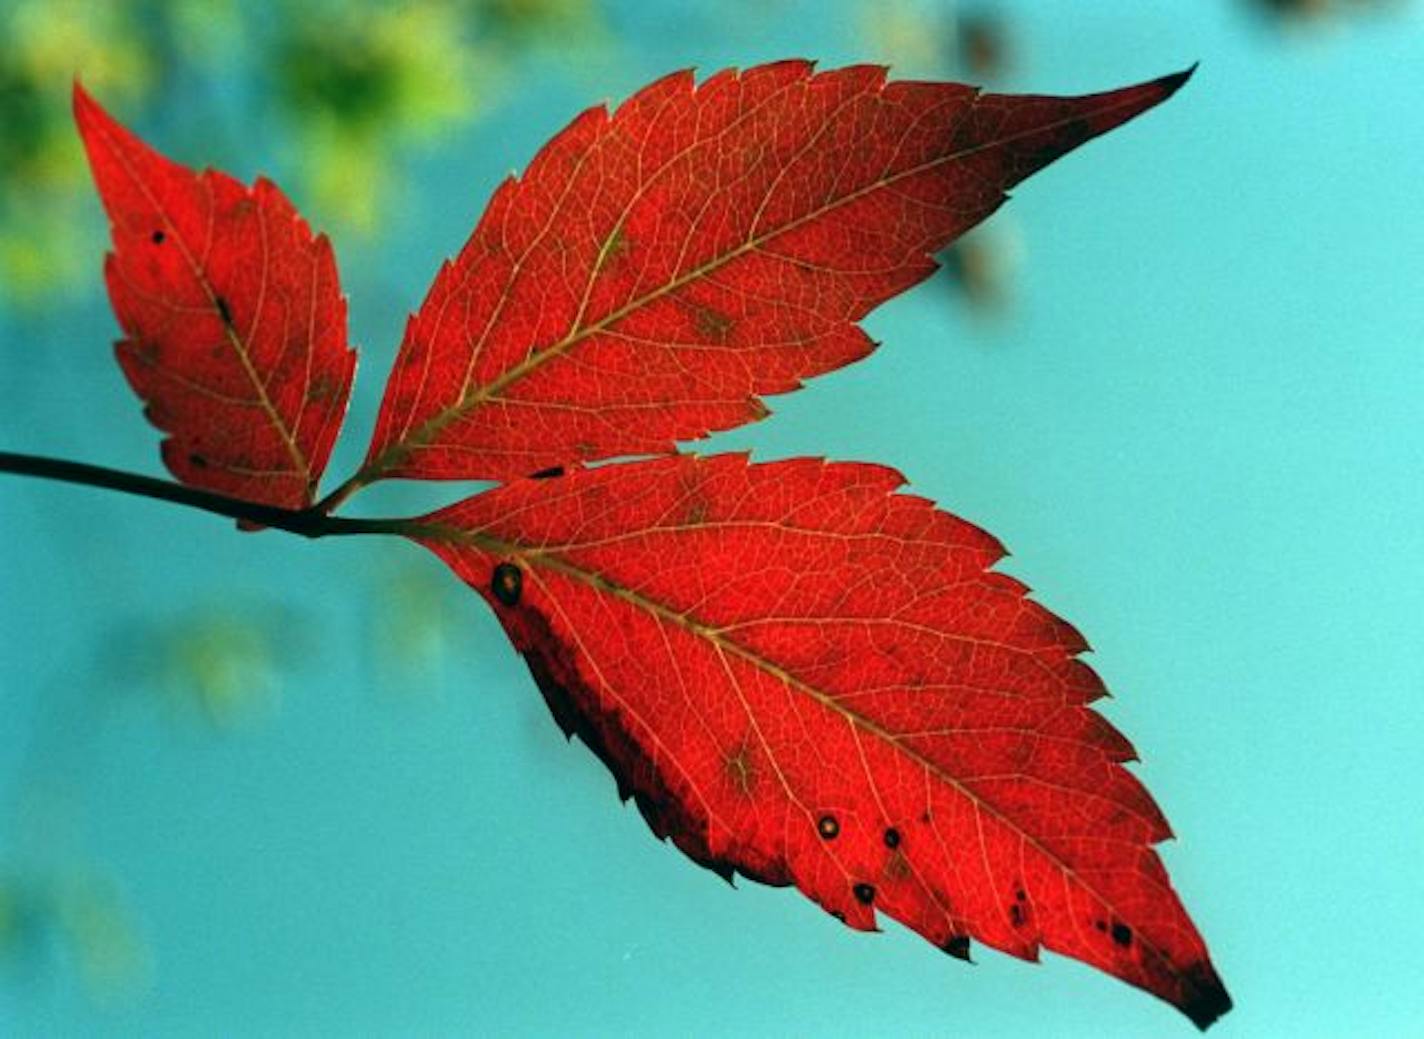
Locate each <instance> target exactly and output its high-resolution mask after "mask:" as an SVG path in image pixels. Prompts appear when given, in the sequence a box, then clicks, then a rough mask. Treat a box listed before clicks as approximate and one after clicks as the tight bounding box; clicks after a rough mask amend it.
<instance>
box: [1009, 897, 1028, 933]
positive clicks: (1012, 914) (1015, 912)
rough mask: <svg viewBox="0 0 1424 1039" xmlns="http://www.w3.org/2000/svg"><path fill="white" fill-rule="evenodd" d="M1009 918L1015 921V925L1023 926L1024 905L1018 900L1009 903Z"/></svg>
mask: <svg viewBox="0 0 1424 1039" xmlns="http://www.w3.org/2000/svg"><path fill="white" fill-rule="evenodd" d="M1009 919H1010V920H1011V921H1013V925H1014V926H1015V927H1022V926H1023V925H1024V920H1025V916H1024V909H1023V906H1021V905H1019V904H1018V903H1017V902H1013V903H1011V904H1010V905H1009Z"/></svg>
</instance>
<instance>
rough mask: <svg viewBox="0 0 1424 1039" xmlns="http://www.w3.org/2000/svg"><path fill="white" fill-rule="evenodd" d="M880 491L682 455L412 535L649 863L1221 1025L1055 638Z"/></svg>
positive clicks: (922, 513)
mask: <svg viewBox="0 0 1424 1039" xmlns="http://www.w3.org/2000/svg"><path fill="white" fill-rule="evenodd" d="M900 482H901V480H900V477H899V476H898V475H897V474H896V473H894V472H893V471H891V470H889V469H884V468H881V467H878V466H871V465H855V464H825V463H823V462H821V461H819V460H797V461H790V462H777V463H772V464H763V465H750V464H748V462H747V461H746V459H745V458H744V457H742V456H721V457H715V458H709V459H697V458H692V457H687V456H679V457H674V458H668V459H658V460H651V461H645V462H638V463H631V464H626V465H618V466H605V467H598V468H594V469H588V470H582V471H578V472H574V473H571V474H569V475H566V476H564V477H562V478H560V479H556V480H521V481H516V482H513V483H510V484H508V485H506V486H504V487H500V488H497V489H495V490H493V491H490V492H488V493H486V494H483V495H480V496H477V497H474V498H471V499H468V500H466V501H464V502H462V503H460V504H457V505H454V506H452V507H450V508H447V509H444V510H442V511H440V512H437V513H434V514H432V515H430V516H428V517H425V519H424V520H422V521H421V523H422V525H423V529H422V532H421V533H420V535H419V536H418V539H419V540H421V541H422V542H423V543H424V544H425V545H427V546H428V547H429V548H430V549H431V550H433V551H434V552H436V553H437V554H438V555H439V556H441V557H442V558H443V559H444V560H445V561H446V562H447V563H449V564H450V566H451V567H453V568H454V570H455V571H456V573H458V574H459V575H460V576H461V577H462V578H463V579H464V580H466V581H467V582H469V583H470V584H471V585H472V586H473V587H474V588H476V589H477V590H478V591H479V592H480V593H481V594H482V595H483V596H484V597H485V598H486V599H487V600H488V601H489V603H490V604H491V606H493V608H494V610H495V612H496V613H497V614H498V616H499V619H500V621H501V622H502V623H503V625H504V627H505V630H506V631H507V632H508V634H509V636H510V638H511V639H512V640H513V642H514V645H515V646H516V647H517V648H518V649H519V650H520V651H521V652H522V653H523V654H524V655H525V657H526V659H527V661H528V663H529V667H530V670H531V671H532V672H533V675H534V677H535V679H536V680H537V681H538V684H539V686H540V687H541V689H542V690H543V692H544V695H545V697H546V699H547V700H548V702H549V705H550V707H551V708H552V710H553V712H554V715H555V717H556V718H557V719H558V720H559V722H560V723H561V724H562V725H563V726H564V728H565V730H566V731H568V732H578V733H579V734H580V735H581V736H582V737H583V738H584V739H585V740H586V741H587V742H589V743H590V745H591V746H593V748H594V749H595V750H596V751H597V752H598V753H599V755H600V756H601V757H602V758H603V759H604V761H605V762H606V763H607V764H608V765H609V766H610V768H611V769H612V770H613V771H614V773H615V775H616V776H617V778H618V783H619V787H620V792H621V793H622V794H623V795H624V796H625V797H626V796H628V795H630V794H631V795H632V796H634V797H635V798H637V800H638V804H639V806H640V808H641V809H642V810H643V814H644V815H645V816H646V817H647V819H648V822H649V823H650V825H651V826H652V828H653V829H654V831H655V832H656V833H657V834H658V835H659V836H667V837H671V838H672V840H673V841H674V842H675V843H676V844H677V845H678V847H680V848H681V849H682V850H683V851H685V852H686V853H687V854H688V855H689V856H691V857H692V858H693V859H695V860H697V861H698V862H701V863H703V864H705V865H708V866H711V867H712V868H714V869H717V870H719V871H721V872H724V873H725V874H727V875H729V876H730V871H731V870H732V869H733V868H735V869H736V870H738V871H740V872H742V873H744V874H746V875H747V876H750V877H753V878H755V879H758V880H761V881H764V882H766V883H770V884H795V885H796V886H797V887H799V888H800V889H801V890H802V891H803V892H805V893H806V894H807V895H808V896H809V897H811V898H812V899H814V900H815V901H817V902H818V903H819V904H820V905H821V906H823V907H824V908H825V909H826V910H827V911H829V912H831V913H833V914H835V915H837V916H838V917H841V918H843V919H844V920H845V922H846V923H847V924H848V925H849V926H851V927H855V928H859V929H862V930H868V929H871V928H873V927H874V926H875V918H876V912H877V911H879V912H883V913H886V914H888V915H889V916H891V917H894V918H895V919H897V920H900V921H901V922H903V923H904V924H906V925H907V926H909V927H911V928H913V929H914V930H916V931H918V932H919V933H920V934H922V935H924V936H925V937H926V938H928V939H929V940H930V941H932V942H934V943H935V944H936V945H938V946H940V947H941V948H943V949H945V950H946V951H947V952H950V953H952V954H954V955H956V956H960V957H967V954H968V949H969V939H970V937H973V938H975V939H977V940H979V941H981V942H984V943H985V944H987V945H991V946H993V947H995V948H998V949H1002V950H1004V951H1006V952H1009V953H1012V954H1014V955H1016V956H1022V957H1025V958H1029V959H1033V958H1036V956H1037V954H1038V950H1039V947H1040V945H1042V946H1044V947H1046V948H1049V949H1052V950H1055V951H1057V952H1061V953H1064V954H1066V955H1068V956H1073V957H1075V958H1077V959H1080V960H1083V961H1085V962H1087V963H1089V964H1092V965H1093V966H1095V967H1098V968H1100V969H1102V970H1104V971H1107V972H1109V973H1111V974H1114V975H1116V976H1118V977H1120V978H1122V979H1124V980H1125V981H1128V982H1129V983H1131V984H1133V985H1137V986H1139V987H1141V988H1144V989H1146V990H1148V991H1149V992H1152V993H1154V994H1156V995H1158V996H1160V997H1161V998H1163V999H1165V1000H1168V1001H1169V1002H1171V1003H1173V1004H1175V1005H1176V1006H1177V1007H1179V1008H1180V1009H1181V1010H1182V1011H1183V1012H1184V1013H1185V1014H1187V1016H1189V1017H1190V1018H1191V1019H1192V1020H1193V1021H1194V1022H1196V1023H1197V1024H1198V1025H1199V1026H1201V1027H1205V1026H1206V1025H1208V1024H1210V1023H1211V1022H1212V1021H1213V1020H1215V1019H1216V1018H1217V1017H1218V1016H1219V1015H1221V1014H1222V1013H1224V1012H1225V1011H1226V1010H1227V1009H1229V1008H1230V1006H1231V1001H1230V999H1229V997H1228V996H1227V994H1226V991H1225V989H1224V988H1223V986H1222V984H1221V981H1220V980H1219V979H1218V977H1217V975H1216V972H1215V970H1214V969H1213V967H1212V965H1211V962H1210V959H1209V958H1208V954H1207V950H1206V947H1205V945H1204V944H1203V942H1202V939H1201V937H1200V935H1199V934H1198V933H1197V930H1196V928H1195V927H1194V926H1193V924H1192V922H1191V920H1190V919H1189V918H1188V916H1187V914H1186V911H1185V910H1184V909H1183V907H1182V904H1181V902H1180V901H1179V900H1178V898H1177V895H1176V894H1175V892H1174V891H1173V890H1172V888H1171V886H1170V883H1169V881H1168V878H1167V875H1166V872H1165V870H1164V869H1163V867H1162V864H1161V861H1160V860H1159V859H1158V857H1157V855H1156V853H1155V852H1154V851H1153V850H1152V845H1153V844H1154V843H1156V842H1157V841H1160V840H1162V839H1163V838H1165V837H1167V836H1168V835H1169V831H1168V827H1167V823H1166V821H1165V820H1164V819H1163V817H1162V815H1161V813H1160V812H1159V810H1158V808H1157V806H1156V805H1155V804H1154V803H1153V801H1152V798H1151V797H1150V796H1149V795H1148V793H1147V792H1146V790H1145V789H1144V788H1143V787H1142V786H1141V785H1140V784H1139V783H1138V781H1137V780H1136V779H1135V778H1134V777H1133V776H1132V774H1131V773H1129V772H1128V771H1127V770H1126V769H1125V768H1124V767H1123V766H1122V763H1123V762H1125V761H1128V760H1131V759H1132V758H1133V750H1132V747H1131V745H1130V744H1129V743H1128V742H1127V740H1126V739H1124V738H1123V737H1122V736H1121V735H1120V734H1119V733H1118V732H1117V731H1116V730H1115V729H1113V727H1112V726H1111V725H1109V724H1108V722H1106V721H1105V720H1104V719H1103V718H1102V717H1101V716H1099V715H1098V714H1097V713H1096V712H1095V711H1093V710H1092V709H1091V708H1090V707H1089V706H1088V705H1089V704H1090V703H1091V702H1092V701H1093V700H1095V699H1097V698H1098V697H1099V696H1102V695H1103V692H1104V690H1103V687H1102V685H1101V683H1100V681H1099V679H1098V677H1097V676H1096V675H1095V674H1094V673H1093V671H1092V670H1090V669H1089V668H1088V666H1087V665H1086V664H1084V663H1082V662H1081V661H1080V660H1078V659H1077V654H1078V653H1080V652H1081V651H1082V650H1083V649H1085V648H1086V646H1085V643H1084V642H1083V640H1082V638H1081V637H1080V636H1079V635H1078V633H1077V632H1076V631H1075V630H1074V629H1073V628H1072V627H1071V626H1070V625H1068V624H1067V623H1065V622H1064V621H1062V620H1059V619H1058V618H1056V617H1054V616H1053V615H1052V614H1050V613H1049V612H1048V611H1047V610H1045V609H1043V608H1042V607H1041V606H1038V605H1037V604H1035V603H1034V602H1032V601H1031V600H1029V599H1028V598H1026V589H1025V588H1024V587H1023V586H1022V585H1021V584H1020V583H1019V582H1018V581H1016V580H1014V579H1013V578H1010V577H1008V576H1006V575H1004V574H1000V573H996V572H994V571H992V570H990V569H989V568H990V567H991V566H992V565H993V564H994V562H995V561H996V560H998V559H999V558H1000V556H1001V555H1002V554H1003V553H1002V549H1001V548H1000V546H999V544H998V543H997V542H996V541H995V540H994V539H993V538H992V537H990V536H989V535H987V534H985V533H984V532H982V531H980V530H978V529H976V528H975V527H972V526H970V525H969V524H967V523H965V522H963V521H962V520H959V519H956V518H955V517H953V516H951V515H949V514H947V513H944V512H940V511H938V510H936V509H935V508H934V507H933V505H932V504H931V503H929V502H927V501H925V500H923V499H921V498H915V497H910V496H907V495H903V494H897V493H894V492H895V489H896V487H897V486H898V485H899V484H900Z"/></svg>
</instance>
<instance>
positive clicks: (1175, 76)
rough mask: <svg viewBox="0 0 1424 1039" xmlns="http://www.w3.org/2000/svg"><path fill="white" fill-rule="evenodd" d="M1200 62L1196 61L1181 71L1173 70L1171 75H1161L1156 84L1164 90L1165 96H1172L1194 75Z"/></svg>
mask: <svg viewBox="0 0 1424 1039" xmlns="http://www.w3.org/2000/svg"><path fill="white" fill-rule="evenodd" d="M1200 64H1201V62H1199V61H1194V62H1192V63H1191V64H1190V65H1189V66H1187V67H1186V68H1184V69H1182V71H1181V72H1173V73H1172V74H1171V75H1167V76H1161V77H1159V78H1158V79H1157V81H1156V85H1157V87H1158V88H1159V89H1160V90H1161V91H1162V96H1163V98H1168V97H1171V96H1172V95H1173V94H1175V93H1176V92H1177V91H1178V90H1181V89H1182V85H1183V84H1185V83H1186V82H1187V80H1189V79H1191V78H1192V75H1193V74H1194V73H1195V72H1196V70H1197V66H1198V65H1200Z"/></svg>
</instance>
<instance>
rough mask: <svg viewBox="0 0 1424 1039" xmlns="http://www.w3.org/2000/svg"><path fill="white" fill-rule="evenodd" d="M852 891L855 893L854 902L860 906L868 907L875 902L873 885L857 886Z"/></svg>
mask: <svg viewBox="0 0 1424 1039" xmlns="http://www.w3.org/2000/svg"><path fill="white" fill-rule="evenodd" d="M852 890H853V891H854V892H855V898H856V901H858V902H860V903H861V904H862V905H870V903H871V902H874V901H875V885H874V884H857V885H856V886H855V887H854V888H852Z"/></svg>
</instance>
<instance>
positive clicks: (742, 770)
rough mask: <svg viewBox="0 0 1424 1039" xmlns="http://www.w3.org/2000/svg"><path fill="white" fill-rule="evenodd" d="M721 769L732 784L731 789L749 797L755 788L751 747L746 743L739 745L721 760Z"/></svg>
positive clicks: (754, 769)
mask: <svg viewBox="0 0 1424 1039" xmlns="http://www.w3.org/2000/svg"><path fill="white" fill-rule="evenodd" d="M722 768H723V771H725V772H726V774H727V778H728V779H730V780H731V782H732V789H733V790H735V791H736V792H737V793H739V794H741V795H742V796H743V797H750V796H751V794H752V788H753V787H755V786H756V762H755V761H753V760H752V751H751V747H750V746H748V745H747V744H746V743H742V744H741V745H739V746H738V747H737V749H736V750H734V751H732V753H730V754H728V755H727V756H726V758H725V759H723V762H722Z"/></svg>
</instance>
